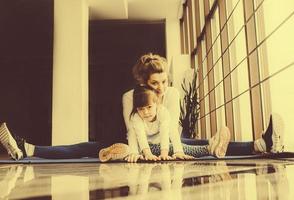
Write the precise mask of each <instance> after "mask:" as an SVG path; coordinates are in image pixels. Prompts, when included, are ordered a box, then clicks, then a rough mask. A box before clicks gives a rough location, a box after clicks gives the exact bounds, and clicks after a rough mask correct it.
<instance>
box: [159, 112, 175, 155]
mask: <svg viewBox="0 0 294 200" xmlns="http://www.w3.org/2000/svg"><path fill="white" fill-rule="evenodd" d="M158 120H159V134H160V156H159V158H160V159H162V160H171V159H172V158H171V157H170V156H168V152H169V132H170V129H169V126H170V115H169V112H168V110H167V109H166V108H165V107H163V106H162V107H160V109H159V112H158Z"/></svg>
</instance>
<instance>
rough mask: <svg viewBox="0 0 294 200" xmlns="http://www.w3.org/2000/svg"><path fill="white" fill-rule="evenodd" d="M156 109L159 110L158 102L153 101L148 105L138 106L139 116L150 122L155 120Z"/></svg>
mask: <svg viewBox="0 0 294 200" xmlns="http://www.w3.org/2000/svg"><path fill="white" fill-rule="evenodd" d="M156 110H157V104H156V103H153V102H152V103H150V104H149V105H147V106H144V107H139V108H137V112H138V114H139V116H140V117H141V118H142V119H143V120H145V121H148V122H152V121H154V119H155V117H156Z"/></svg>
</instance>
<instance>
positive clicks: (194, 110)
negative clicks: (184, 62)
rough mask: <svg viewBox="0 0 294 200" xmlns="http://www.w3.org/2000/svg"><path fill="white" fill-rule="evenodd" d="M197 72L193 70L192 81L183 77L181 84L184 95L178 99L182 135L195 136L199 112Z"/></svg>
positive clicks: (186, 136)
mask: <svg viewBox="0 0 294 200" xmlns="http://www.w3.org/2000/svg"><path fill="white" fill-rule="evenodd" d="M196 80H197V72H195V71H194V74H193V79H192V81H187V80H186V78H184V80H183V82H182V84H181V86H182V89H183V91H184V97H183V99H181V101H180V108H181V113H180V125H181V126H182V128H183V129H182V137H184V138H195V137H196V136H197V135H196V134H197V133H196V128H197V120H198V117H199V112H200V105H199V100H198V94H197V88H196Z"/></svg>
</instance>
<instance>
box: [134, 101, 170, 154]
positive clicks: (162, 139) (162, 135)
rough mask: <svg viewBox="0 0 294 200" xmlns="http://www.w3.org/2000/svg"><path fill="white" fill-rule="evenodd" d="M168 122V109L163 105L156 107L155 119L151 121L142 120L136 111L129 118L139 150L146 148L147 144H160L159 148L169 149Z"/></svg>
mask: <svg viewBox="0 0 294 200" xmlns="http://www.w3.org/2000/svg"><path fill="white" fill-rule="evenodd" d="M169 124H170V117H169V112H168V110H167V109H166V108H165V107H163V106H158V107H157V113H156V119H155V120H154V121H152V122H148V121H145V120H143V119H142V118H141V117H140V116H139V114H138V113H135V114H134V115H133V116H132V117H131V119H130V124H129V125H130V127H131V130H134V131H135V135H136V136H137V141H138V143H139V148H140V151H142V150H143V149H146V148H148V149H149V144H148V143H151V144H160V149H167V150H168V149H169Z"/></svg>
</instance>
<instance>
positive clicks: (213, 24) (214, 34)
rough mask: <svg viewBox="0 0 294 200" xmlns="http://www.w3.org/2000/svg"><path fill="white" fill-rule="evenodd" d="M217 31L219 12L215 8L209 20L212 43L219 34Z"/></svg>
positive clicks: (218, 30)
mask: <svg viewBox="0 0 294 200" xmlns="http://www.w3.org/2000/svg"><path fill="white" fill-rule="evenodd" d="M219 32H220V29H219V13H218V8H217V9H216V11H215V12H214V15H213V17H212V20H211V33H212V43H213V42H214V41H215V40H216V38H217V36H218V35H219Z"/></svg>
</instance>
